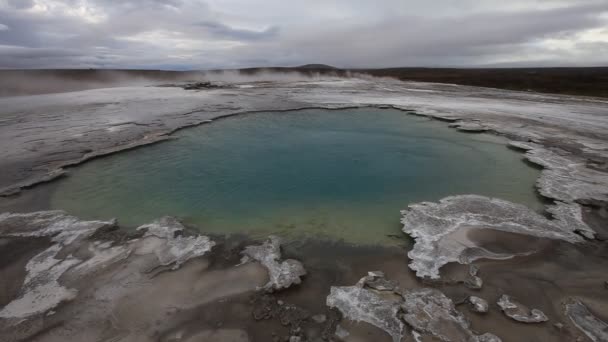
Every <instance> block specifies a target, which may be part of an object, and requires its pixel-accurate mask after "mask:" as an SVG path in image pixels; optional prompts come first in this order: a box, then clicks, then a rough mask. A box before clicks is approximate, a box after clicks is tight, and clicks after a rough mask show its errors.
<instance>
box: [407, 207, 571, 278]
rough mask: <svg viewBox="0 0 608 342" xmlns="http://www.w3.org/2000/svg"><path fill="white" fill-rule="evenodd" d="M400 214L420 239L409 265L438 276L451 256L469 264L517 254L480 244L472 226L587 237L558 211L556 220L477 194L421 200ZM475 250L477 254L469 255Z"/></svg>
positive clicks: (419, 273) (421, 273)
mask: <svg viewBox="0 0 608 342" xmlns="http://www.w3.org/2000/svg"><path fill="white" fill-rule="evenodd" d="M401 214H402V218H401V223H402V224H403V232H404V233H406V234H408V235H410V236H411V237H412V238H414V239H415V240H416V243H415V245H414V248H412V250H411V251H410V252H409V253H408V256H409V258H410V259H411V260H412V261H411V263H410V265H409V267H410V268H411V269H412V270H414V271H416V275H417V276H418V277H429V278H433V279H437V278H439V268H441V266H443V265H445V264H447V263H449V262H459V263H462V264H468V263H471V262H472V261H474V260H475V259H477V258H481V257H484V258H492V259H504V258H510V257H512V256H513V255H512V254H496V253H493V252H490V251H487V250H485V249H482V248H480V247H479V246H477V245H476V244H475V243H474V242H472V241H470V240H469V239H467V238H466V232H467V231H468V230H471V229H493V230H498V231H503V232H510V233H517V234H523V235H529V236H534V237H539V238H550V239H560V240H565V241H568V242H581V241H583V238H582V237H581V236H579V235H578V234H576V233H575V232H574V231H573V230H572V226H571V225H569V224H568V223H567V222H565V221H563V220H560V218H561V216H559V215H558V217H556V219H555V220H549V219H547V218H545V217H543V216H542V215H540V214H538V213H536V212H534V211H532V210H530V209H529V208H527V207H526V206H524V205H520V204H515V203H511V202H508V201H504V200H500V199H496V198H489V197H484V196H478V195H460V196H450V197H446V198H444V199H442V200H441V201H439V203H431V202H422V203H417V204H413V205H410V206H409V209H408V210H403V211H402V212H401ZM565 215H566V214H564V216H565ZM578 229H580V228H577V230H578ZM471 250H475V251H476V255H475V256H474V257H472V256H468V255H467V251H471Z"/></svg>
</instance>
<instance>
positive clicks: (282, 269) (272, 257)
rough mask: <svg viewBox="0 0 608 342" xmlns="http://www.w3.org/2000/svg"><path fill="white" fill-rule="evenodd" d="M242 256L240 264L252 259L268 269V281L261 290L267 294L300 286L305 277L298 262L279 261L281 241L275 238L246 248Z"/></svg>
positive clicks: (272, 237)
mask: <svg viewBox="0 0 608 342" xmlns="http://www.w3.org/2000/svg"><path fill="white" fill-rule="evenodd" d="M242 254H243V260H242V262H248V261H250V260H251V259H253V260H256V261H258V262H259V263H261V264H262V265H264V267H266V268H267V269H268V275H269V277H270V280H269V281H268V283H266V285H264V287H263V289H264V290H266V291H269V292H272V291H276V290H282V289H286V288H288V287H290V286H291V285H293V284H300V283H301V281H302V280H301V279H300V278H301V277H303V276H304V275H306V270H305V269H304V266H303V265H302V263H301V262H299V261H298V260H294V259H287V260H285V261H281V240H280V239H279V238H278V237H276V236H270V237H269V238H268V240H267V241H266V242H264V243H263V244H262V245H258V246H248V247H246V248H245V249H244V250H243V252H242Z"/></svg>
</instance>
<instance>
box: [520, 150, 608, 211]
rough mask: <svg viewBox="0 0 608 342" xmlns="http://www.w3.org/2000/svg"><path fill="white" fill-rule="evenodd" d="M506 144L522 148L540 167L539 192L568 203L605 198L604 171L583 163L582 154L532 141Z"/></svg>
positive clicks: (607, 191)
mask: <svg viewBox="0 0 608 342" xmlns="http://www.w3.org/2000/svg"><path fill="white" fill-rule="evenodd" d="M509 145H510V146H514V147H516V148H519V149H522V150H526V159H528V160H529V161H530V162H532V163H534V164H537V165H540V166H542V167H543V171H542V172H541V175H540V178H539V179H538V181H537V188H538V191H539V192H540V193H541V195H543V196H545V197H548V198H553V199H556V200H558V201H561V202H563V203H568V204H574V202H575V201H577V200H581V199H595V200H600V201H606V200H608V174H607V173H606V172H602V171H599V170H595V169H593V168H589V167H587V163H586V160H585V159H584V158H583V157H578V156H575V155H572V154H571V153H567V152H565V151H562V150H559V149H555V150H550V149H547V148H544V147H543V146H541V145H539V144H535V143H524V142H511V143H509ZM558 152H559V153H558Z"/></svg>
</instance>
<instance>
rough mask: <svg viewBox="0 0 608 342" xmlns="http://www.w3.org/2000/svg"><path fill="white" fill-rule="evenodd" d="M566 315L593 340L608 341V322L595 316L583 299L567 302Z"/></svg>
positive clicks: (598, 341) (595, 341)
mask: <svg viewBox="0 0 608 342" xmlns="http://www.w3.org/2000/svg"><path fill="white" fill-rule="evenodd" d="M566 316H568V317H569V318H570V320H571V321H572V323H574V325H575V326H576V327H577V328H579V329H580V330H581V331H582V332H583V333H585V335H587V337H589V338H590V339H591V340H592V341H593V342H606V341H608V324H607V323H606V322H604V321H602V320H600V319H599V318H597V317H595V315H593V314H592V313H591V312H590V311H589V309H587V307H586V306H585V304H583V303H582V302H581V301H578V300H572V301H571V302H570V303H568V304H566Z"/></svg>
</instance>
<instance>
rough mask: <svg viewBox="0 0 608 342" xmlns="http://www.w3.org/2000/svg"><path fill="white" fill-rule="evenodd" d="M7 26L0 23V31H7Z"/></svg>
mask: <svg viewBox="0 0 608 342" xmlns="http://www.w3.org/2000/svg"><path fill="white" fill-rule="evenodd" d="M8 30H9V28H8V26H6V25H4V24H0V31H8Z"/></svg>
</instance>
